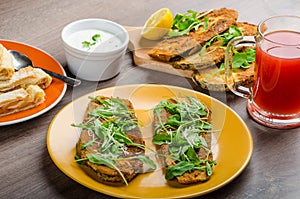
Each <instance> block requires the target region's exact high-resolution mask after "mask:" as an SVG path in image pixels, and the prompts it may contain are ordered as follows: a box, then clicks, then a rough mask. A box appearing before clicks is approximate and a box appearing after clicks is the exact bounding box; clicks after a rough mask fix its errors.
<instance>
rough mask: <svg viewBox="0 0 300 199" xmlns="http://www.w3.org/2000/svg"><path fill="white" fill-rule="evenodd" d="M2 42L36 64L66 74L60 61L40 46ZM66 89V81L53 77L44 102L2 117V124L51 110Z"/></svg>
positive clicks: (0, 122)
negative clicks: (39, 47)
mask: <svg viewBox="0 0 300 199" xmlns="http://www.w3.org/2000/svg"><path fill="white" fill-rule="evenodd" d="M0 43H1V44H2V45H3V46H4V47H6V48H7V49H8V50H17V51H19V52H22V53H24V54H25V55H27V56H28V57H29V58H30V59H31V60H32V63H33V65H35V66H38V67H41V68H45V69H48V70H51V71H53V72H56V73H59V74H62V75H65V71H64V69H63V67H62V66H61V65H60V63H59V62H58V61H56V60H55V59H54V58H53V57H52V56H51V55H49V54H48V53H46V52H44V51H42V50H40V49H38V48H35V47H33V46H30V45H27V44H23V43H20V42H16V41H9V40H0ZM66 89H67V85H66V84H65V83H63V82H61V81H59V80H57V79H55V78H53V81H52V83H51V85H50V86H49V87H48V88H47V89H45V93H46V100H45V102H44V103H42V104H41V105H39V106H37V107H35V108H32V109H29V110H26V111H21V112H19V113H15V114H11V115H8V116H3V117H0V126H4V125H9V124H14V123H18V122H23V121H26V120H29V119H32V118H34V117H37V116H39V115H41V114H43V113H45V112H47V111H49V110H50V109H51V108H53V107H54V106H55V105H56V104H57V103H58V102H59V101H60V100H61V99H62V97H63V96H64V94H65V92H66Z"/></svg>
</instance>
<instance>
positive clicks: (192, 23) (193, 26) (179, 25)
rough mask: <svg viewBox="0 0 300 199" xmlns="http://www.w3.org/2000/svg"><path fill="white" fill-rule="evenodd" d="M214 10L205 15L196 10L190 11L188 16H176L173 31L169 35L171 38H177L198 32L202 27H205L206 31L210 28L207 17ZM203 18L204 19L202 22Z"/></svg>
mask: <svg viewBox="0 0 300 199" xmlns="http://www.w3.org/2000/svg"><path fill="white" fill-rule="evenodd" d="M211 11H212V10H209V11H207V12H205V13H203V12H197V11H194V10H188V11H187V13H186V14H176V16H175V17H174V21H173V25H172V27H171V29H172V30H171V31H170V32H169V33H168V35H169V36H170V37H177V36H182V35H186V34H189V32H190V31H191V30H198V28H199V27H200V26H203V28H204V30H206V29H207V27H208V18H207V17H205V15H207V14H208V13H210V12H211ZM201 18H204V19H203V20H201Z"/></svg>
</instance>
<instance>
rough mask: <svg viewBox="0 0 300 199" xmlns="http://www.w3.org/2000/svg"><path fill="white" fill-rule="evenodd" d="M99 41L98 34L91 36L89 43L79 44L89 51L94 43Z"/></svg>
mask: <svg viewBox="0 0 300 199" xmlns="http://www.w3.org/2000/svg"><path fill="white" fill-rule="evenodd" d="M100 40H101V35H100V34H95V35H93V36H92V38H91V39H90V41H83V42H81V44H82V47H83V48H88V49H90V48H91V47H92V46H94V45H96V43H97V42H98V41H100Z"/></svg>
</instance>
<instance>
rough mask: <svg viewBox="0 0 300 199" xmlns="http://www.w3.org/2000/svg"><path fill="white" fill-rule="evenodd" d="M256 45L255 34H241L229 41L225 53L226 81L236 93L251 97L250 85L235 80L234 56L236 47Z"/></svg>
mask: <svg viewBox="0 0 300 199" xmlns="http://www.w3.org/2000/svg"><path fill="white" fill-rule="evenodd" d="M254 46H255V37H254V36H241V37H236V38H234V39H232V40H230V41H229V43H228V44H227V47H226V53H225V81H226V85H227V86H228V88H229V89H230V90H231V91H232V92H233V93H234V94H236V95H238V96H241V97H243V98H247V99H249V98H250V97H251V90H250V88H248V87H245V86H243V85H239V84H238V82H237V81H235V79H234V77H233V75H232V73H233V72H232V56H233V53H234V50H235V49H239V48H242V47H254Z"/></svg>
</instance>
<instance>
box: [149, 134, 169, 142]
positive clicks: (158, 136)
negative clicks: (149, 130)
mask: <svg viewBox="0 0 300 199" xmlns="http://www.w3.org/2000/svg"><path fill="white" fill-rule="evenodd" d="M171 140H172V137H171V136H170V135H168V134H164V133H161V134H156V135H154V136H153V138H152V143H153V144H157V145H162V144H166V143H169V142H171Z"/></svg>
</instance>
